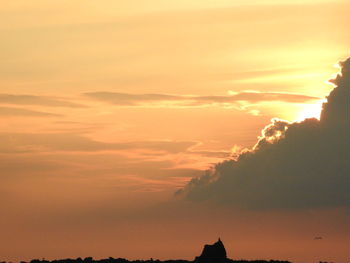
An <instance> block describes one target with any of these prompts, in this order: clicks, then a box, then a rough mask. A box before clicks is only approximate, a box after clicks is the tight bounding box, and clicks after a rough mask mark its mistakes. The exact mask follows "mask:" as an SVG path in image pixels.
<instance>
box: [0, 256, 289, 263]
mask: <svg viewBox="0 0 350 263" xmlns="http://www.w3.org/2000/svg"><path fill="white" fill-rule="evenodd" d="M193 262H194V261H191V260H158V259H149V260H127V259H124V258H112V257H110V258H107V259H93V258H92V257H87V258H84V259H82V258H76V259H70V258H67V259H58V260H51V261H50V260H46V259H42V260H39V259H33V260H31V261H30V262H26V261H21V263H193ZM0 263H7V262H0ZM8 263H10V262H8ZM213 263H292V262H290V261H281V260H244V259H240V260H233V259H227V260H225V261H224V262H213Z"/></svg>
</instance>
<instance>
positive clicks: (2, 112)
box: [0, 107, 62, 117]
mask: <svg viewBox="0 0 350 263" xmlns="http://www.w3.org/2000/svg"><path fill="white" fill-rule="evenodd" d="M0 116H14V117H15V116H32V117H59V116H62V115H59V114H54V113H48V112H41V111H34V110H27V109H22V108H13V107H0Z"/></svg>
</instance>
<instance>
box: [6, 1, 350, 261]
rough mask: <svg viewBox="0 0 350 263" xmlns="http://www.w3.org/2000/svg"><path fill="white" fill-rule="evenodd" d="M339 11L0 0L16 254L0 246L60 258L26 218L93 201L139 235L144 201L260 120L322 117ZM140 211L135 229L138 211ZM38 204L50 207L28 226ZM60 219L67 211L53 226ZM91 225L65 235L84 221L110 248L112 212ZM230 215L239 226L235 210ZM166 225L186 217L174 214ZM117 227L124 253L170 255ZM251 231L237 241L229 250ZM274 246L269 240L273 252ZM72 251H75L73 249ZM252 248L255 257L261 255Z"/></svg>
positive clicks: (324, 5) (264, 4)
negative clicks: (130, 222) (134, 250)
mask: <svg viewBox="0 0 350 263" xmlns="http://www.w3.org/2000/svg"><path fill="white" fill-rule="evenodd" d="M349 11H350V5H349V3H348V2H347V1H337V0H333V1H331V0H329V1H326V0H324V1H321V0H316V1H313V0H309V1H296V0H293V1H273V0H270V1H262V0H249V1H247V0H245V1H243V0H242V1H241V0H238V1H231V0H201V1H200V0H178V1H172V0H171V1H170V0H147V1H146V0H137V1H119V0H98V1H97V0H84V1H83V0H76V1H72V0H50V1H48V0H32V1H28V0H14V1H4V0H0V17H1V18H0V21H1V23H0V57H1V62H0V86H1V92H0V117H1V119H2V121H1V122H0V131H1V133H0V138H1V140H2V141H3V143H2V145H0V167H1V168H0V169H1V180H2V181H1V182H0V193H4V195H3V196H5V197H4V198H3V199H2V200H0V204H1V205H3V206H4V207H5V208H4V210H5V212H4V213H5V214H7V216H6V218H2V219H0V224H1V225H0V228H4V225H5V224H10V225H11V227H12V228H17V229H19V230H16V235H17V236H21V235H23V241H21V242H23V243H21V244H19V247H20V248H22V249H23V253H22V254H20V255H19V254H16V252H15V251H13V250H11V246H12V245H13V244H15V241H14V240H12V239H11V240H10V241H9V242H7V243H6V244H1V243H0V255H3V257H4V260H7V259H8V260H20V259H29V258H31V257H43V256H46V257H56V256H57V257H59V256H60V255H58V254H56V252H54V249H53V247H54V246H55V245H57V244H61V245H62V244H63V243H64V240H65V235H63V234H61V233H54V234H53V237H55V236H56V235H57V237H59V238H58V240H59V241H57V242H58V243H55V242H53V243H50V244H51V245H52V247H51V249H50V247H47V250H46V252H47V253H46V252H45V253H46V254H45V253H44V251H40V249H39V250H38V249H36V248H35V247H38V246H40V244H42V243H45V238H43V239H41V237H40V236H39V237H38V236H35V234H33V233H35V231H34V230H33V229H36V228H40V227H38V224H41V223H42V228H40V229H41V230H40V231H42V233H44V234H42V235H43V236H45V233H51V232H50V231H54V230H53V229H56V230H57V229H60V228H61V227H62V228H63V229H64V228H65V227H67V228H69V229H70V228H73V229H74V224H75V223H76V222H78V221H79V220H80V219H79V218H80V216H82V215H87V216H89V215H90V214H94V211H99V212H101V211H102V212H101V214H103V213H104V212H106V211H110V210H118V209H120V211H124V212H125V211H126V212H125V214H126V215H125V218H126V217H128V216H130V217H131V218H132V219H131V220H135V221H137V223H135V226H136V228H137V229H139V231H141V232H142V231H144V233H147V230H145V229H147V227H149V226H150V225H152V224H153V223H152V220H151V219H150V218H152V219H154V218H153V216H149V215H146V216H145V215H144V214H143V213H144V211H141V210H142V209H143V208H144V207H145V206H146V205H149V204H151V205H154V204H156V203H157V202H163V201H164V200H168V199H171V198H172V193H173V192H174V191H176V190H177V189H178V188H179V187H182V186H183V185H184V184H185V183H186V182H188V181H189V180H190V179H191V178H192V177H193V176H197V175H199V174H201V173H202V171H203V170H205V169H207V168H209V167H211V166H212V164H213V163H217V162H219V161H222V160H224V159H225V158H228V157H229V156H231V155H232V154H233V151H235V150H232V149H242V148H246V147H252V146H253V145H254V144H255V143H256V140H257V137H258V136H259V135H260V133H261V130H262V128H263V127H264V126H265V125H266V124H268V123H269V121H270V119H272V118H274V117H276V118H280V119H284V120H288V121H300V120H302V119H304V118H309V117H319V114H320V109H321V105H322V102H323V101H324V97H325V96H326V95H327V94H328V93H329V91H330V90H331V89H332V87H333V86H332V85H330V84H327V83H326V81H327V80H328V79H329V78H330V77H332V75H333V74H334V73H336V72H337V71H338V69H337V68H335V67H334V66H333V65H334V63H335V62H336V61H339V60H340V59H343V58H344V57H346V56H348V55H349V40H350V31H349V23H348V22H349ZM9 204H11V205H9ZM141 208H142V209H141ZM139 210H140V211H141V212H140V213H141V215H138V216H139V217H140V218H142V217H143V216H145V218H147V219H145V220H149V221H146V223H145V224H143V223H142V222H139V221H138V220H137V219H135V218H136V217H138V216H135V214H137V213H136V212H135V211H139ZM189 210H191V209H189ZM39 211H45V212H46V214H47V217H48V218H44V219H40V220H42V221H43V222H41V221H40V220H39V219H38V222H41V223H37V221H36V216H35V213H38V212H39ZM162 211H163V210H162ZM333 212H334V211H333ZM333 212H332V213H333ZM336 212H337V211H336ZM336 212H334V213H336ZM57 214H64V215H67V218H68V219H62V221H60V219H57V222H54V223H52V224H51V223H50V222H51V221H50V220H51V219H52V218H54V217H55V216H56V215H57ZM106 214H108V216H110V215H109V212H106ZM130 214H131V215H130ZM123 215H124V214H123ZM18 216H20V217H22V218H28V220H27V221H26V222H24V223H23V222H21V221H20V220H19V219H18ZM113 216H115V218H117V219H115V220H116V222H118V224H119V223H120V224H121V225H122V224H125V225H127V224H128V223H127V222H126V221H125V220H124V219H125V218H122V217H123V216H120V218H119V215H114V214H113ZM113 216H112V217H113ZM230 216H233V217H234V215H230ZM269 216H270V215H266V218H269ZM299 216H300V215H293V217H292V218H294V217H295V218H298V217H299ZM82 217H83V216H82ZM164 217H166V215H165V216H164ZM63 218H64V217H63ZM315 218H316V216H315ZM65 220H66V221H65ZM91 220H92V221H94V220H96V222H98V223H96V225H94V226H93V227H91V225H90V224H92V225H93V223H92V222H90V221H89V222H88V223H87V224H86V225H81V226H79V229H78V230H77V232H76V234H79V233H83V230H82V229H84V227H86V229H89V228H91V229H92V233H94V234H93V236H94V238H95V239H96V240H103V239H104V238H106V240H110V242H115V244H116V246H117V245H118V244H119V245H121V242H120V241H118V240H115V239H114V238H113V237H112V236H111V235H110V234H108V227H111V228H113V227H115V230H113V231H114V232H113V233H117V232H118V227H117V226H115V224H114V223H113V222H112V223H111V222H108V224H107V225H108V227H107V226H103V230H102V232H99V230H98V226H99V225H100V224H103V223H101V222H102V221H103V220H104V219H101V218H93V219H91ZM108 220H110V218H109V219H108ZM159 220H160V221H161V220H163V219H159ZM191 220H193V221H195V220H196V215H191ZM225 220H226V219H225ZM225 220H224V221H225ZM235 220H236V221H237V224H238V225H240V226H241V225H242V226H246V224H245V219H244V218H238V217H237V218H235ZM285 220H286V221H288V220H287V219H285ZM112 221H113V220H112ZM276 221H277V220H276ZM306 221H307V220H306ZM209 223H210V222H209V219H208V220H207V221H205V222H201V223H200V225H202V226H203V227H204V226H207V225H208V224H209ZM312 223H313V221H312V220H311V219H310V220H309V221H307V224H312ZM164 224H165V225H167V226H169V227H170V228H171V225H172V224H176V227H177V228H181V226H182V225H181V224H183V226H184V228H185V229H187V230H188V232H190V230H189V229H190V228H191V227H190V225H189V224H187V223H186V222H182V221H181V223H173V222H172V221H171V220H170V221H167V223H164ZM215 224H217V225H218V226H219V225H220V224H219V223H218V222H216V223H215ZM271 225H272V223H271ZM321 225H322V226H323V225H327V222H322V223H320V226H321ZM19 226H20V227H19ZM18 227H19V228H18ZM26 227H32V230H28V231H27V230H25V229H26ZM270 227H271V226H270ZM301 228H306V227H305V226H302V227H301ZM315 228H316V227H315ZM7 229H10V228H9V227H7ZM45 229H46V230H45ZM86 229H85V230H86ZM125 229H126V228H125V227H124V228H122V229H121V230H120V233H121V235H124V236H128V237H130V240H132V242H134V244H135V246H136V247H137V249H139V251H140V252H139V253H138V254H136V255H131V253H132V251H130V249H127V248H124V250H125V251H127V252H125V254H124V255H120V256H126V257H129V258H138V257H157V256H159V257H163V258H167V257H172V255H170V254H169V253H170V252H169V251H167V250H166V249H165V248H164V250H163V251H164V253H159V254H158V255H157V253H156V252H155V247H156V245H154V246H153V245H150V247H151V248H150V251H153V252H154V253H155V255H149V254H148V252H147V250H146V249H144V250H143V248H142V242H141V241H142V240H141V241H140V242H139V243H137V235H136V234H135V233H134V232H133V233H132V234H130V233H128V232H127V230H125ZM56 230H55V231H56ZM40 231H39V232H40ZM57 231H58V230H57ZM135 231H136V230H135ZM162 231H165V230H163V229H162V228H159V229H157V231H156V237H155V238H154V244H158V245H159V244H161V243H162V241H161V236H162V233H163V232H162ZM196 231H197V232H200V231H199V230H198V228H196ZM220 231H222V232H223V233H225V231H226V232H227V233H232V232H230V231H234V230H232V229H231V230H228V229H226V230H223V229H222V230H220ZM281 231H282V232H283V231H285V230H281ZM327 231H328V230H327ZM337 231H338V230H334V232H336V233H339V232H337ZM0 232H1V229H0ZM300 232H301V231H300ZM329 232H332V231H330V230H329ZM6 233H7V235H6V236H7V237H11V234H10V231H9V232H6ZM106 233H107V234H106ZM85 234H86V233H85ZM175 234H176V233H174V235H175ZM213 234H215V233H213ZM284 234H285V235H289V236H291V237H292V240H293V241H292V243H293V242H299V241H300V240H302V238H300V236H293V235H294V233H293V232H292V231H285V232H284ZM86 235H87V234H86ZM239 235H241V236H243V235H245V234H244V233H243V231H241V232H239ZM249 235H252V233H250V234H248V235H247V236H249ZM48 236H49V235H48ZM204 236H205V235H204V234H202V235H201V236H200V235H199V236H198V239H195V238H193V239H190V238H189V239H188V240H189V241H188V242H187V244H189V243H190V240H191V241H193V240H196V241H199V239H200V238H199V237H204ZM228 236H229V234H227V236H226V237H227V239H228V240H229V242H231V244H235V245H237V246H238V244H237V241H235V240H234V239H230V238H229V237H228ZM207 237H208V235H207V236H205V238H207ZM273 237H276V236H275V234H273ZM48 238H49V237H48ZM90 238H92V237H90ZM141 239H142V238H141ZM258 239H260V240H261V239H262V234H261V235H260V237H259V238H258ZM343 239H344V240H346V241H349V239H346V237H344V236H342V235H341V234H339V236H338V239H336V240H337V242H341V241H342V240H343ZM62 240H63V241H62ZM87 240H88V238H87ZM25 241H28V242H29V243H30V242H31V241H33V245H30V246H28V247H27V245H26V243H25ZM84 242H85V241H84ZM130 242H131V241H130ZM174 242H175V241H174ZM249 242H250V241H249V238H247V239H245V241H244V242H243V243H242V244H243V245H240V248H241V249H242V250H241V251H243V252H242V254H240V255H241V256H242V257H245V256H247V255H248V254H249V246H248V243H249ZM274 242H277V241H276V240H274V239H273V238H272V239H271V240H269V241H268V243H269V247H270V248H273V247H274ZM304 242H305V243H307V242H306V241H305V240H304ZM89 244H90V245H91V244H92V243H89ZM48 246H49V245H48ZM283 246H285V249H286V251H287V252H286V253H285V254H283V253H282V252H281V253H280V256H282V257H288V255H289V254H288V251H289V252H291V253H292V254H293V253H294V254H293V255H295V258H296V259H297V260H299V262H302V259H303V257H304V256H303V253H301V252H300V251H291V250H293V249H290V250H288V248H287V245H286V244H284V245H283ZM307 246H310V251H312V250H313V249H314V250H316V248H314V247H312V246H313V244H311V243H310V244H309V243H307ZM72 247H74V248H76V250H75V251H78V252H79V251H82V253H86V250H85V248H86V247H85V248H84V246H83V245H82V246H81V247H79V245H72ZM87 247H89V245H87ZM91 247H93V245H91V246H90V248H91ZM109 248H111V246H109ZM70 249H71V248H69V246H68V245H67V246H66V247H65V246H64V245H63V249H62V250H63V251H65V252H66V254H65V255H67V256H70V255H74V256H75V253H76V252H72V250H70ZM191 249H193V247H191ZM259 249H260V248H258V247H257V246H255V251H256V253H257V257H258V256H260V255H262V256H268V255H269V254H268V253H267V252H266V251H265V252H263V251H260V250H259ZM343 250H344V248H343V246H339V251H343ZM92 251H94V252H93V253H95V254H96V255H97V256H104V255H105V253H107V251H106V250H104V251H103V252H101V253H99V252H96V251H97V249H96V250H92ZM100 251H102V250H100ZM191 251H192V250H190V249H189V248H185V247H181V246H179V250H178V251H174V253H175V255H174V256H175V257H188V258H190V257H192V254H191V253H192V252H191ZM336 251H337V250H336V249H335V252H334V253H336ZM78 252H77V253H78ZM259 253H260V254H259ZM78 254H79V253H78ZM65 255H64V256H63V257H65ZM182 255H184V256H182ZM107 256H109V255H106V257H107ZM116 256H118V255H116ZM305 257H306V258H308V259H310V258H312V256H310V254H308V255H307V256H305ZM0 260H1V258H0ZM339 262H341V261H339Z"/></svg>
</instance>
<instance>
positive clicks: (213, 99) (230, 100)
mask: <svg viewBox="0 0 350 263" xmlns="http://www.w3.org/2000/svg"><path fill="white" fill-rule="evenodd" d="M85 95H86V96H88V97H90V98H93V99H96V100H100V101H104V102H107V103H111V104H114V105H118V106H144V105H149V104H156V105H157V104H158V105H159V104H162V105H175V106H176V105H178V106H205V105H211V104H233V105H237V103H239V102H249V103H257V102H264V101H282V102H290V103H304V102H309V101H314V100H319V98H317V97H312V96H306V95H301V94H292V93H279V92H257V91H243V92H238V93H232V92H231V94H229V95H226V96H192V95H168V94H128V93H117V92H89V93H85Z"/></svg>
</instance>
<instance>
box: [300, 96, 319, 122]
mask: <svg viewBox="0 0 350 263" xmlns="http://www.w3.org/2000/svg"><path fill="white" fill-rule="evenodd" d="M324 102H325V101H324V100H320V101H318V102H317V103H313V104H305V106H304V107H303V109H302V111H300V112H299V114H298V116H297V119H296V121H303V120H304V119H307V118H317V119H320V115H321V111H322V104H323V103H324Z"/></svg>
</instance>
